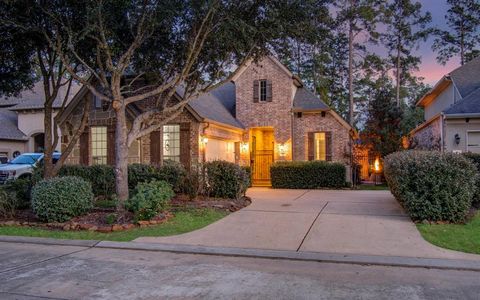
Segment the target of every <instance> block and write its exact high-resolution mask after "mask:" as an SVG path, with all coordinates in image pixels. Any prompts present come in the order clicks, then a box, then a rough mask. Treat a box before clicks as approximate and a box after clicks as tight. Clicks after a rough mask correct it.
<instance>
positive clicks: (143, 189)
mask: <svg viewBox="0 0 480 300" xmlns="http://www.w3.org/2000/svg"><path fill="white" fill-rule="evenodd" d="M174 195H175V194H174V193H173V190H172V187H171V186H170V184H168V183H167V182H165V181H151V182H148V183H139V184H138V186H137V187H136V188H135V190H134V192H133V196H132V197H130V199H128V200H127V201H126V202H125V208H126V209H127V210H129V211H131V212H133V213H134V214H135V220H137V221H138V220H150V219H151V218H153V217H155V216H156V215H157V214H158V213H159V212H162V211H164V210H166V209H167V208H168V204H169V201H170V199H172V197H173V196H174Z"/></svg>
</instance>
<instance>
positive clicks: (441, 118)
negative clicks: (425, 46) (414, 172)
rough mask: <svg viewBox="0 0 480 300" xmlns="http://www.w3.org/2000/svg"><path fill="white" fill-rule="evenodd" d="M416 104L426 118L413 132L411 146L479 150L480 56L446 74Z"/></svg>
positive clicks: (443, 149)
mask: <svg viewBox="0 0 480 300" xmlns="http://www.w3.org/2000/svg"><path fill="white" fill-rule="evenodd" d="M417 106H420V107H423V108H424V110H425V120H426V121H425V122H424V123H422V124H420V125H419V126H418V127H417V128H415V129H414V130H413V131H412V132H411V133H410V140H411V142H410V147H412V148H416V149H426V150H440V151H453V152H467V151H469V152H476V153H480V57H479V58H476V59H473V60H472V61H470V62H468V63H467V64H465V65H463V66H461V67H459V68H457V69H455V70H453V71H452V72H450V73H449V74H447V75H445V76H443V78H442V79H440V81H439V82H437V84H436V85H435V86H434V87H433V88H432V90H431V91H429V92H428V93H427V94H425V95H424V96H423V97H422V98H421V99H420V100H419V101H418V103H417Z"/></svg>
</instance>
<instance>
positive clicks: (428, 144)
mask: <svg viewBox="0 0 480 300" xmlns="http://www.w3.org/2000/svg"><path fill="white" fill-rule="evenodd" d="M441 136H442V121H441V119H440V118H437V119H435V120H433V121H432V122H430V123H429V124H428V125H426V126H425V127H423V128H421V129H419V130H417V131H416V132H415V133H414V134H413V136H412V137H411V138H410V143H409V148H410V149H416V150H436V151H440V150H441V148H442V147H441V146H442V145H441V143H442V141H441Z"/></svg>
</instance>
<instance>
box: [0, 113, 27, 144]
mask: <svg viewBox="0 0 480 300" xmlns="http://www.w3.org/2000/svg"><path fill="white" fill-rule="evenodd" d="M17 121H18V117H17V114H16V113H15V112H13V111H9V110H8V109H6V108H0V124H2V125H1V126H0V140H16V141H26V140H28V138H27V136H26V135H25V134H24V133H23V132H22V131H20V129H18V127H17Z"/></svg>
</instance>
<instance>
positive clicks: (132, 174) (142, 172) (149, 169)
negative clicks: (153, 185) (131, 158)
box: [128, 164, 159, 190]
mask: <svg viewBox="0 0 480 300" xmlns="http://www.w3.org/2000/svg"><path fill="white" fill-rule="evenodd" d="M158 177H159V168H157V167H155V166H152V165H146V164H132V165H129V166H128V188H129V189H131V190H133V189H134V188H135V187H136V186H137V185H138V184H139V183H143V182H150V181H152V180H157V179H158Z"/></svg>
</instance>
